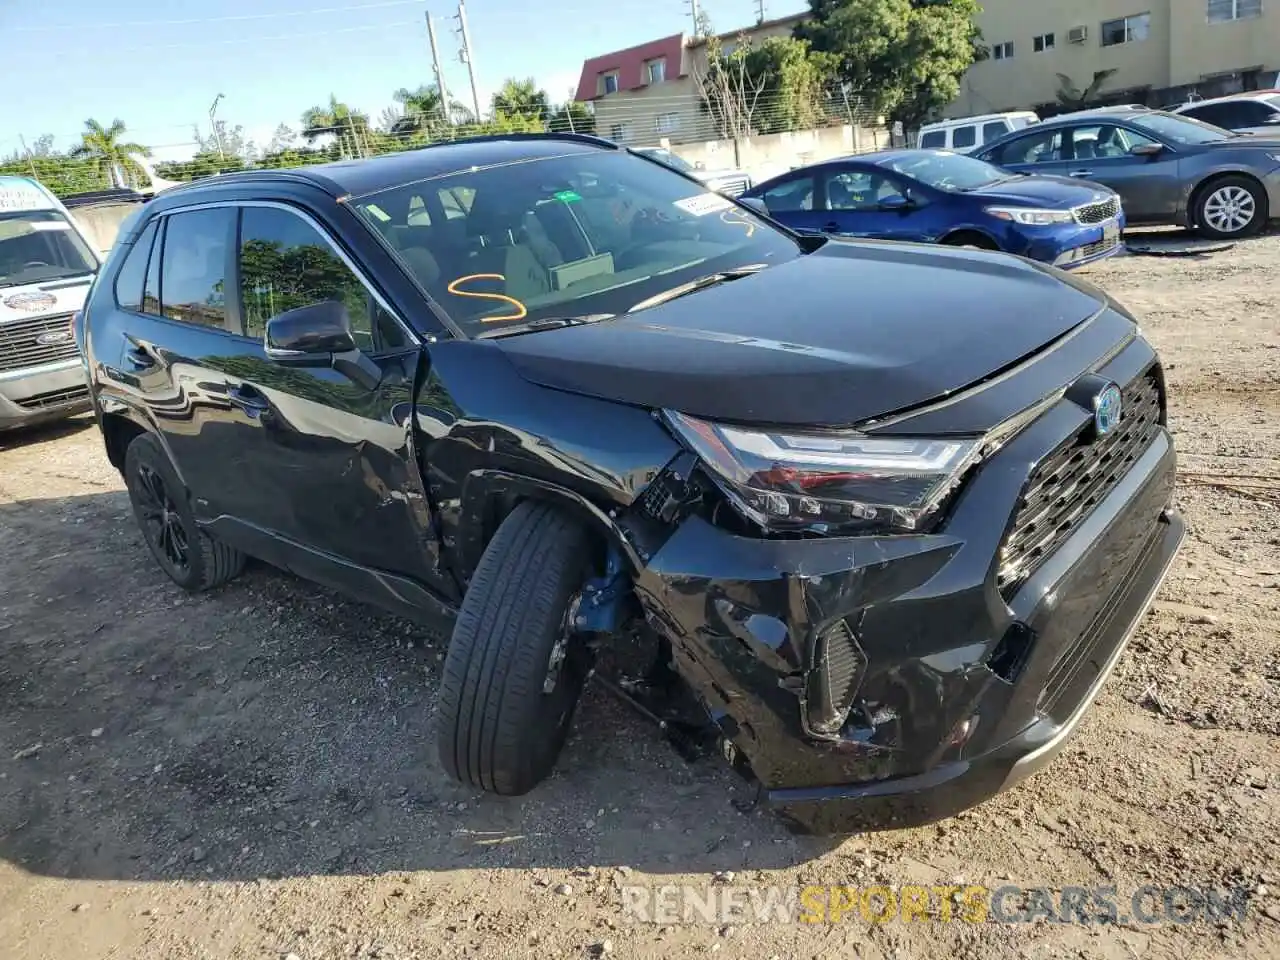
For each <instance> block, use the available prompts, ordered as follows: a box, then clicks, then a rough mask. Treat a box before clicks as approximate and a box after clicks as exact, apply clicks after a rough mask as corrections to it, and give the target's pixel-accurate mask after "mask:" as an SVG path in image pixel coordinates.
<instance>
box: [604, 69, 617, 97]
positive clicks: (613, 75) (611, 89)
mask: <svg viewBox="0 0 1280 960" xmlns="http://www.w3.org/2000/svg"><path fill="white" fill-rule="evenodd" d="M600 92H601V93H617V92H618V71H617V70H612V71H610V72H609V73H602V74H600Z"/></svg>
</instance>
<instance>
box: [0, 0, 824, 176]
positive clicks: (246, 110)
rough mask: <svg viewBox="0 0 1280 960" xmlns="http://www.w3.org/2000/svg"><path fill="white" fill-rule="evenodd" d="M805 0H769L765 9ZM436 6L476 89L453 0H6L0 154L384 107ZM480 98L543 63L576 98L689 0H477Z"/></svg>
mask: <svg viewBox="0 0 1280 960" xmlns="http://www.w3.org/2000/svg"><path fill="white" fill-rule="evenodd" d="M702 6H703V9H704V10H706V11H707V13H708V14H709V15H710V16H711V18H712V23H713V24H714V26H715V28H716V29H717V30H721V31H723V30H730V29H733V28H735V27H739V26H743V25H746V24H749V23H751V22H753V21H754V19H755V7H756V5H755V2H754V0H703V4H702ZM806 6H807V4H806V3H805V2H804V0H766V4H765V10H766V15H767V16H769V17H778V16H784V15H786V14H790V13H796V12H798V11H800V10H803V9H805V8H806ZM427 10H430V11H431V14H432V16H433V19H435V20H436V36H437V39H438V41H439V43H440V46H441V50H440V56H441V59H442V60H443V61H445V63H446V67H445V73H446V78H445V79H446V83H447V84H448V85H449V87H450V93H451V94H452V95H455V96H459V97H460V98H461V99H463V100H464V101H465V100H469V96H464V95H465V94H468V92H469V90H468V87H467V75H466V68H465V67H464V66H463V65H462V64H461V63H459V62H458V58H457V51H458V38H457V35H456V33H454V32H452V31H453V29H454V28H455V27H456V22H455V21H454V20H453V19H452V18H453V15H454V14H455V13H456V11H457V0H428V2H422V0H221V2H208V0H164V2H161V0H111V2H105V0H0V36H2V37H3V38H4V40H5V44H4V54H3V57H4V78H5V87H6V95H5V96H4V97H3V98H0V156H3V155H7V154H9V153H11V152H13V151H16V150H17V149H18V148H19V139H18V138H19V135H22V136H25V137H26V138H27V141H28V142H30V141H31V140H32V139H34V138H35V137H38V136H40V135H41V134H46V133H51V134H53V135H54V136H55V140H54V145H55V147H57V148H59V149H66V148H68V147H70V146H73V145H74V144H76V143H78V142H79V134H78V131H79V130H81V129H82V128H83V124H84V121H85V119H86V118H88V117H93V118H95V119H97V120H101V121H102V122H104V123H109V122H110V121H111V120H113V119H115V118H116V117H119V118H120V119H121V120H123V121H124V122H125V123H126V124H127V125H128V128H129V133H130V135H131V139H135V140H138V141H140V142H142V143H145V144H149V145H152V146H154V147H156V148H157V149H156V157H157V158H158V159H177V158H179V157H182V156H186V155H189V154H190V152H191V150H192V145H191V140H192V135H191V128H192V125H193V124H195V123H197V122H198V123H199V124H200V129H201V131H202V133H204V134H206V135H207V134H208V128H209V117H208V111H209V105H210V104H211V103H212V101H213V99H214V97H215V96H216V95H217V94H219V93H222V94H224V95H225V99H224V100H223V101H222V103H221V104H220V105H219V107H218V117H219V119H222V120H225V121H227V123H228V124H229V125H231V126H235V125H237V124H240V125H243V126H244V128H245V130H246V132H247V133H248V134H249V135H250V136H252V137H253V138H254V139H256V140H257V141H258V143H259V145H260V146H261V145H263V144H264V143H265V142H266V140H267V139H269V137H270V135H271V131H272V130H273V129H274V128H275V126H276V125H277V124H278V123H281V122H284V123H288V124H289V125H290V126H292V127H293V128H294V129H295V130H296V129H297V127H298V118H299V116H300V115H301V113H302V112H303V111H304V110H305V109H306V108H307V107H310V106H313V105H316V104H321V103H324V102H326V101H327V100H328V96H329V94H330V93H331V92H332V93H334V94H336V95H337V96H338V98H339V99H340V100H343V101H345V102H347V103H350V104H351V105H352V106H354V107H356V108H358V109H360V110H363V111H365V112H367V113H369V115H370V116H371V117H374V118H375V119H376V117H377V115H378V113H379V112H380V111H381V110H382V108H383V107H385V106H388V105H390V104H391V102H392V101H391V94H392V92H393V91H395V90H396V89H397V88H398V87H410V88H412V87H416V86H418V85H419V84H423V83H429V82H431V80H432V73H431V57H430V53H429V50H428V47H427V39H426V26H425V20H424V16H425V12H426V11H427ZM467 19H468V22H469V25H470V28H471V40H472V45H473V47H474V53H475V61H476V67H477V72H478V75H477V81H478V84H479V87H480V96H481V98H482V101H483V105H484V106H485V107H486V108H487V100H488V97H489V94H490V93H491V92H492V91H493V90H494V89H495V88H497V87H498V86H499V85H500V84H501V82H502V80H503V79H504V78H506V77H509V76H515V77H520V78H524V77H534V78H535V79H536V80H537V81H538V82H539V83H540V84H541V85H543V86H544V87H546V89H547V91H548V93H549V94H550V95H551V97H552V99H553V100H563V99H566V98H567V97H568V91H569V88H570V87H571V86H573V85H575V84H576V82H577V78H578V72H579V70H580V68H581V66H582V61H583V60H584V59H586V58H587V57H590V56H595V55H597V54H601V53H606V52H608V51H610V50H616V49H620V48H622V47H627V46H631V45H632V44H636V43H642V42H644V41H646V40H652V39H655V38H657V37H661V36H665V35H668V34H672V33H676V32H678V31H681V30H684V31H688V30H689V28H690V26H691V23H692V21H691V18H690V16H689V12H688V6H687V3H686V2H682V0H468V2H467Z"/></svg>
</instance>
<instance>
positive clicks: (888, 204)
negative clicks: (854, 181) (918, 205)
mask: <svg viewBox="0 0 1280 960" xmlns="http://www.w3.org/2000/svg"><path fill="white" fill-rule="evenodd" d="M877 205H878V206H879V207H880V209H881V210H906V209H907V208H909V207H910V206H911V201H910V200H908V199H907V198H906V197H904V196H903V195H902V194H900V193H891V194H889V195H888V196H887V197H881V198H880V202H879V204H877Z"/></svg>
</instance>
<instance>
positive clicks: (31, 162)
mask: <svg viewBox="0 0 1280 960" xmlns="http://www.w3.org/2000/svg"><path fill="white" fill-rule="evenodd" d="M18 142H19V143H20V144H22V152H23V153H25V154H26V155H27V166H29V167H30V168H31V179H32V180H38V179H40V178H39V177H37V176H36V161H35V157H33V156H32V155H31V148H30V147H28V146H27V138H26V137H24V136H23V135H22V134H18Z"/></svg>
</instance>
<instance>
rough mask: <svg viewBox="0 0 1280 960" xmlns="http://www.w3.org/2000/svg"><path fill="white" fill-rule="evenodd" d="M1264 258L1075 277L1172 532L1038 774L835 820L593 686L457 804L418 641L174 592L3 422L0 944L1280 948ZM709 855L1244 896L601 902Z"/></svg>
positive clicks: (56, 953)
mask: <svg viewBox="0 0 1280 960" xmlns="http://www.w3.org/2000/svg"><path fill="white" fill-rule="evenodd" d="M1278 276H1280V237H1274V236H1272V237H1264V238H1262V239H1258V240H1254V241H1251V242H1248V243H1242V244H1239V245H1237V246H1236V247H1235V248H1234V249H1232V250H1229V251H1225V252H1218V253H1212V254H1206V255H1204V256H1202V257H1198V258H1193V259H1185V258H1157V257H1127V258H1124V259H1118V260H1113V261H1111V262H1109V263H1107V264H1104V265H1102V266H1100V267H1098V268H1096V269H1094V270H1092V271H1091V272H1090V273H1089V278H1090V279H1092V280H1094V281H1095V282H1097V283H1100V284H1101V285H1103V286H1104V287H1106V288H1107V289H1108V290H1110V291H1112V292H1113V293H1115V294H1116V295H1118V296H1119V297H1120V298H1121V299H1122V300H1123V301H1124V302H1125V303H1127V304H1128V305H1129V306H1130V307H1131V308H1132V309H1133V310H1134V311H1135V312H1136V313H1138V314H1139V315H1140V316H1142V317H1143V318H1144V327H1145V329H1146V331H1147V332H1148V334H1149V335H1150V337H1151V338H1152V339H1153V340H1154V341H1155V343H1156V344H1157V346H1158V347H1159V348H1160V350H1161V351H1162V353H1163V356H1164V359H1165V361H1166V364H1167V366H1168V375H1169V381H1170V389H1171V397H1172V399H1171V403H1172V420H1173V426H1174V430H1175V433H1176V435H1177V442H1178V445H1179V448H1180V455H1181V463H1182V469H1183V472H1182V476H1181V480H1180V484H1179V490H1178V499H1179V502H1180V506H1181V509H1182V510H1183V511H1184V512H1185V514H1186V517H1187V521H1188V526H1189V535H1188V539H1187V542H1186V544H1185V546H1184V549H1183V552H1182V554H1181V556H1180V558H1179V559H1178V560H1177V562H1176V565H1175V568H1174V570H1173V572H1172V574H1171V576H1170V578H1169V580H1168V581H1167V583H1166V585H1165V587H1164V589H1163V591H1162V593H1161V595H1160V597H1159V599H1158V600H1157V602H1156V604H1155V606H1154V608H1153V610H1152V612H1151V613H1150V614H1148V616H1147V617H1146V619H1145V620H1144V621H1143V623H1142V625H1141V627H1140V628H1139V630H1138V633H1137V635H1136V636H1135V638H1134V640H1133V643H1132V644H1131V646H1130V648H1129V650H1128V652H1127V653H1126V655H1125V656H1124V658H1123V660H1122V661H1121V663H1120V665H1119V667H1118V669H1117V671H1116V673H1115V675H1114V676H1113V678H1112V679H1111V681H1110V682H1109V683H1108V685H1107V687H1106V689H1105V690H1104V692H1103V694H1102V696H1101V697H1100V699H1099V701H1098V702H1097V704H1096V705H1095V706H1094V708H1093V709H1092V711H1091V712H1090V714H1089V715H1088V716H1087V718H1086V720H1085V722H1084V723H1083V725H1082V727H1081V729H1080V731H1079V733H1078V735H1077V736H1076V738H1075V739H1074V740H1073V741H1072V743H1071V745H1070V747H1069V748H1068V749H1067V751H1066V752H1065V753H1064V754H1063V755H1062V756H1061V757H1060V758H1059V759H1057V760H1056V761H1055V762H1054V763H1053V764H1052V765H1051V766H1050V767H1049V768H1048V769H1047V770H1046V771H1045V772H1042V773H1040V774H1038V775H1036V776H1035V777H1034V778H1032V779H1031V780H1029V781H1027V782H1026V783H1024V784H1022V785H1021V786H1019V787H1017V788H1016V789H1014V790H1012V791H1009V792H1007V793H1005V794H1004V795H1002V796H1001V797H999V798H997V799H995V800H993V801H991V802H989V803H987V804H984V805H982V806H981V807H979V808H977V809H975V810H973V811H970V812H969V813H967V814H966V815H963V816H962V817H960V818H958V819H955V820H952V821H949V822H946V823H943V824H941V825H937V826H932V827H928V828H922V829H915V830H903V831H897V832H889V833H877V834H871V835H865V836H860V837H856V838H852V839H848V840H845V841H843V842H840V843H833V842H827V841H820V840H815V839H812V838H803V837H794V836H791V835H790V834H788V833H786V832H785V831H784V830H783V829H782V827H781V826H780V825H779V824H778V823H777V822H775V821H774V820H773V819H772V818H771V817H770V816H769V815H767V814H765V813H763V812H761V811H758V810H757V811H748V812H740V811H739V805H735V803H734V801H735V800H737V801H743V800H746V799H748V798H750V796H751V795H752V791H751V790H750V789H749V788H748V787H747V785H746V784H745V783H744V782H742V781H741V780H739V779H738V778H737V777H736V776H735V775H734V774H732V773H730V772H729V771H728V770H727V769H725V768H724V767H723V766H722V765H721V764H720V763H719V762H718V761H715V760H709V761H705V762H700V763H695V764H689V763H686V762H685V761H683V760H681V759H680V758H679V757H678V756H677V755H676V754H674V753H673V752H672V751H671V749H670V747H669V746H667V745H666V744H664V743H663V742H661V741H660V740H659V739H658V738H657V737H656V736H655V734H654V731H653V730H652V729H651V728H649V727H648V726H646V725H645V723H644V722H643V721H642V720H640V719H638V718H637V717H635V716H634V715H633V714H631V713H630V712H628V711H626V710H625V709H623V708H622V707H620V706H619V705H618V704H617V703H616V702H615V701H613V700H611V699H609V698H607V697H605V696H603V695H602V694H601V693H599V692H591V693H589V695H588V697H587V700H586V702H585V704H584V707H583V709H582V711H581V712H580V714H579V716H578V720H577V723H576V727H575V732H574V734H573V736H572V739H571V742H570V744H569V746H568V748H567V750H566V753H565V755H564V756H563V758H562V761H561V763H560V765H559V769H558V772H557V774H556V775H555V776H554V777H553V778H552V779H551V780H550V781H549V782H548V783H546V784H545V785H544V786H543V787H541V788H539V789H538V790H537V791H535V792H534V793H533V794H532V795H530V796H528V797H526V798H524V799H520V800H512V801H508V800H501V799H495V798H491V797H482V796H477V795H476V794H475V793H473V792H471V791H468V790H466V789H464V788H462V787H460V786H457V785H456V784H453V783H452V782H451V781H449V780H447V779H446V778H445V776H444V773H443V771H442V770H441V768H440V766H439V764H438V763H437V761H436V758H435V749H434V739H433V734H432V706H433V702H434V697H435V695H434V685H435V682H436V678H437V674H438V672H439V668H440V660H441V658H442V655H443V649H444V643H443V641H442V640H441V639H439V638H432V637H430V636H423V635H422V634H421V632H420V631H418V630H416V629H415V628H413V627H411V626H409V625H408V624H407V623H405V622H403V621H400V620H396V619H394V618H391V617H387V616H383V615H381V614H379V613H378V612H376V611H373V610H370V609H368V608H366V607H363V606H361V605H359V604H357V603H352V602H348V601H346V600H343V599H341V598H339V597H337V596H334V595H331V594H330V593H328V592H326V591H324V590H322V589H320V588H317V587H314V586H311V585H310V584H307V583H303V582H299V581H297V580H295V579H292V578H290V577H288V576H286V575H284V574H281V573H278V572H275V571H273V570H270V569H267V568H263V567H255V568H252V569H251V570H250V571H249V572H248V573H247V574H246V575H245V576H244V577H243V578H242V579H240V580H238V581H236V582H235V583H233V584H232V585H230V586H229V587H227V588H225V589H223V590H220V591H218V592H215V593H212V594H208V595H204V596H200V597H188V596H187V595H185V594H183V593H182V592H181V591H180V590H179V589H178V588H176V587H174V586H172V585H171V584H170V583H169V582H168V581H167V580H166V579H165V578H164V576H163V575H162V574H161V572H160V571H159V569H158V568H157V567H156V566H155V564H154V563H153V562H152V560H151V559H150V557H149V555H148V554H147V552H146V549H145V547H144V546H143V543H142V540H141V538H140V536H139V534H138V533H137V531H136V529H135V526H134V523H133V520H132V517H131V515H130V513H129V506H128V500H127V498H126V495H125V494H124V493H123V491H122V485H121V482H120V478H119V477H118V476H117V475H116V474H115V473H114V472H113V471H112V469H111V468H110V467H109V466H108V464H107V462H106V459H105V457H104V456H103V453H102V449H101V444H100V440H99V437H98V434H97V431H96V429H95V428H94V427H93V426H92V424H91V423H79V424H73V425H70V426H67V427H64V428H59V429H56V430H52V431H43V432H40V433H37V434H28V435H24V436H17V437H15V436H5V437H3V438H0V588H2V592H0V957H4V958H9V957H12V958H15V960H17V958H22V960H37V958H44V957H48V958H56V960H79V958H90V957H94V958H97V957H120V958H134V957H138V958H152V957H154V958H184V960H185V958H203V957H210V958H213V957H217V958H224V957H226V958H233V957H234V958H269V957H278V958H286V960H313V958H339V957H342V958H348V957H381V958H396V960H406V958H411V957H422V958H425V957H437V956H439V957H446V956H447V957H455V956H495V957H496V956H517V955H536V956H539V957H551V956H554V957H581V956H599V955H602V954H604V953H610V954H612V955H615V956H618V957H659V956H669V955H671V956H681V955H701V954H711V953H716V954H718V955H719V956H720V957H725V958H728V957H744V958H752V960H765V958H768V957H779V958H782V957H787V958H791V957H805V958H807V957H815V958H816V957H829V956H847V957H860V958H866V960H880V958H898V960H905V958H912V957H948V958H985V957H992V956H1010V957H1027V958H1051V957H1053V958H1056V957H1108V958H1117V960H1132V958H1138V957H1142V958H1178V960H1188V958H1201V957H1264V956H1280V840H1278V838H1280V750H1278V749H1277V744H1278V743H1280V740H1278V739H1277V738H1278V737H1280V627H1278V626H1277V625H1278V624H1280V525H1278V524H1277V521H1278V520H1280V282H1277V277H1278ZM740 805H741V806H746V804H740ZM717 871H719V872H720V873H719V875H718V877H715V882H717V883H720V884H725V883H732V884H734V885H751V886H758V885H766V884H780V885H784V886H790V885H796V884H807V883H812V884H860V885H865V884H868V883H888V884H915V883H925V884H937V883H951V882H954V883H960V884H966V883H967V884H974V883H977V884H985V885H989V886H992V887H996V886H1000V885H1001V884H1006V883H1011V884H1016V885H1019V886H1022V887H1029V886H1037V885H1043V886H1048V887H1052V888H1055V889H1057V888H1061V887H1063V886H1065V885H1081V886H1088V887H1094V886H1097V885H1110V886H1114V887H1116V888H1118V890H1119V891H1120V899H1121V901H1122V902H1124V900H1125V898H1126V897H1127V896H1128V893H1129V892H1130V891H1133V890H1135V889H1136V888H1139V887H1141V886H1143V885H1145V884H1156V885H1170V884H1180V885H1185V886H1191V887H1198V888H1206V887H1222V888H1237V887H1244V888H1247V889H1248V890H1249V891H1250V895H1251V900H1250V902H1249V905H1248V909H1247V914H1246V916H1245V918H1244V919H1243V920H1232V921H1220V922H1212V921H1196V922H1191V923H1186V924H1178V923H1172V922H1163V923H1158V924H1144V923H1138V922H1136V921H1132V920H1131V921H1129V922H1123V923H1111V924H1102V925H1098V924H1093V925H1084V924H1058V923H1048V922H1043V921H1041V922H1037V923H1035V924H1009V923H1000V922H995V921H994V920H989V921H987V922H983V923H976V924H975V923H967V922H950V923H948V922H943V921H942V920H940V919H937V918H934V919H932V920H930V921H928V922H902V921H893V922H889V923H883V924H879V923H869V922H867V921H866V920H865V919H863V918H862V917H860V916H859V915H858V913H857V912H856V911H855V912H854V913H852V914H850V915H849V916H846V917H845V918H844V919H843V920H842V921H841V922H839V923H835V924H817V925H814V924H804V923H791V924H784V923H755V924H750V925H738V924H732V925H724V926H720V925H716V924H708V923H695V924H689V925H684V924H680V925H659V924H656V923H638V924H637V923H632V922H629V921H628V920H627V919H626V918H624V916H623V913H622V910H621V904H620V893H619V889H618V887H619V885H620V884H640V885H648V886H658V885H662V884H708V883H712V882H713V877H714V876H715V875H716V873H717ZM724 871H731V872H732V876H730V875H729V874H727V873H724Z"/></svg>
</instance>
